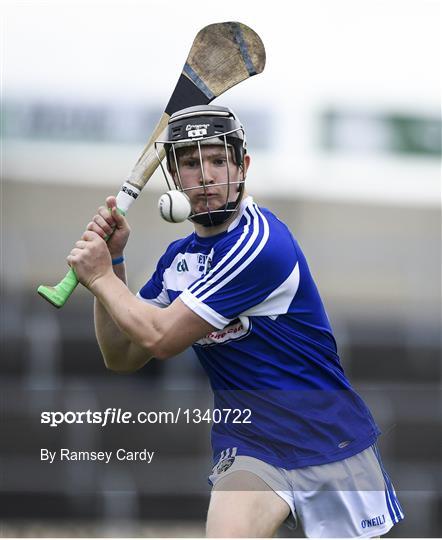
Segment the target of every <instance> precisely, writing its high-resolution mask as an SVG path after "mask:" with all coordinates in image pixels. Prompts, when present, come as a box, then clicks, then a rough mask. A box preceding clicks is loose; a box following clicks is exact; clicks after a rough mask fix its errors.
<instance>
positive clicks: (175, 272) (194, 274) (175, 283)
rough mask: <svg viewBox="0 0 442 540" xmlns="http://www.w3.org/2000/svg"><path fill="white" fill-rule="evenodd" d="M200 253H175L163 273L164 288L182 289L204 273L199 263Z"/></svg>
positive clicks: (201, 255)
mask: <svg viewBox="0 0 442 540" xmlns="http://www.w3.org/2000/svg"><path fill="white" fill-rule="evenodd" d="M201 257H205V259H207V256H206V255H203V254H201V253H177V255H176V256H175V258H174V260H173V261H172V263H171V264H170V266H169V268H166V270H165V271H164V274H163V283H164V284H165V288H166V289H169V290H172V291H184V289H187V287H189V285H191V284H192V283H193V282H194V281H196V280H197V279H200V278H201V276H202V275H203V274H204V272H205V269H201V267H202V266H203V265H202V263H201Z"/></svg>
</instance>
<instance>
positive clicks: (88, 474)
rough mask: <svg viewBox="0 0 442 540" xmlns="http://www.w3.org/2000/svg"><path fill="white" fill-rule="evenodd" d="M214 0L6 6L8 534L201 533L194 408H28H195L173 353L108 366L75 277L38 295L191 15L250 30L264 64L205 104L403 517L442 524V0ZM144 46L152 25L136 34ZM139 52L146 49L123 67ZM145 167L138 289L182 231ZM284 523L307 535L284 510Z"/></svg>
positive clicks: (117, 166) (175, 68)
mask: <svg viewBox="0 0 442 540" xmlns="http://www.w3.org/2000/svg"><path fill="white" fill-rule="evenodd" d="M236 4H237V3H236ZM236 4H235V3H234V2H231V1H230V0H228V1H224V2H223V3H222V5H220V6H216V7H215V6H211V7H207V6H206V4H204V3H203V2H202V1H200V0H198V1H196V2H194V3H192V8H191V12H190V8H188V7H184V6H183V5H181V4H178V2H176V3H174V2H172V5H173V8H174V9H173V10H171V11H170V13H169V14H168V15H166V13H165V8H164V5H162V4H160V3H159V2H153V1H145V2H124V3H123V2H120V3H118V2H114V3H112V4H110V5H108V4H105V3H102V2H98V1H95V2H89V3H88V4H86V3H84V4H83V3H78V2H77V3H71V2H57V3H56V2H44V3H43V2H41V3H40V2H10V3H6V5H5V6H4V7H5V10H4V15H5V16H4V23H3V34H4V37H3V42H2V46H3V54H2V58H3V69H2V75H3V94H2V186H1V189H2V193H1V199H2V238H1V240H2V245H1V274H2V310H1V319H2V323H1V326H2V328H1V330H2V336H1V337H2V362H1V364H0V373H1V390H2V392H1V393H2V432H3V433H2V436H1V450H2V456H1V462H0V464H1V467H2V472H1V491H0V503H1V504H0V508H1V519H2V522H1V534H2V536H5V537H9V536H18V537H25V536H44V537H50V536H55V537H62V536H71V537H72V536H88V537H92V536H146V537H161V536H169V537H175V536H176V537H182V536H192V537H193V536H201V535H202V534H203V526H204V518H205V512H206V507H207V502H208V495H209V488H208V486H207V483H206V472H207V471H208V470H209V469H210V449H209V439H208V428H207V426H201V425H199V426H185V425H183V426H148V427H143V428H142V427H140V426H138V427H137V428H136V429H134V428H128V429H111V430H108V431H107V430H105V429H102V430H100V429H98V428H96V427H95V426H65V427H63V428H61V427H60V428H57V429H53V430H50V429H49V428H45V429H42V427H41V426H40V424H39V414H40V412H41V410H87V409H88V408H90V409H92V410H101V409H105V408H106V407H108V406H109V407H118V406H121V407H123V408H125V409H127V410H133V411H137V410H169V409H171V408H173V407H175V406H179V405H181V406H183V405H184V404H188V405H189V406H198V407H201V408H204V407H209V406H210V403H211V396H210V390H209V388H208V385H207V382H206V380H205V377H204V374H203V373H202V372H201V370H200V368H199V366H198V364H197V362H196V360H195V359H194V357H193V354H192V353H191V352H190V351H189V352H186V353H185V354H183V355H180V357H177V358H175V359H172V360H169V361H167V362H156V361H153V362H151V363H150V364H149V365H148V366H146V368H145V369H143V370H142V371H141V372H139V373H137V374H135V375H129V376H118V375H115V374H112V373H109V372H107V371H106V370H105V368H104V367H103V364H102V360H101V357H100V354H99V350H98V347H97V345H96V343H95V339H94V334H93V317H92V297H91V296H90V295H89V293H87V292H86V291H85V290H78V291H77V292H76V294H75V295H74V296H73V297H72V298H71V300H70V302H69V304H68V305H66V306H65V308H64V309H63V310H61V311H56V310H55V309H54V308H52V307H51V306H49V305H48V304H46V303H45V302H44V301H42V300H41V299H40V298H39V297H38V296H37V295H36V292H35V289H36V287H37V286H38V285H39V284H40V283H48V284H52V283H55V282H57V281H58V280H59V279H60V278H61V276H62V275H64V272H65V263H64V260H65V256H66V254H67V253H68V251H69V250H70V247H71V246H72V244H73V243H74V242H75V240H76V239H78V237H79V235H80V233H81V231H82V230H83V227H84V226H85V224H86V223H87V222H88V221H89V220H90V217H91V216H92V215H93V213H94V212H95V209H96V207H97V206H98V205H99V204H102V202H103V201H104V198H105V196H106V195H108V194H113V193H116V190H117V188H118V186H119V185H120V183H121V182H122V180H124V178H125V176H126V173H127V172H128V171H129V169H130V167H131V165H132V164H133V162H134V160H135V159H136V158H137V156H138V154H139V152H140V150H141V149H142V147H143V146H144V142H145V140H146V138H147V136H148V134H149V133H150V131H151V129H152V128H153V126H154V125H155V123H156V121H157V119H158V117H159V115H160V113H161V110H162V108H163V106H164V103H165V101H166V100H167V97H168V95H169V94H170V91H171V88H172V86H173V84H174V81H175V79H176V77H177V74H178V73H179V71H180V69H181V66H182V63H183V61H184V56H183V55H185V51H187V49H188V47H189V46H190V43H191V39H192V37H193V35H194V34H195V33H196V31H197V30H198V29H199V28H200V27H202V26H204V25H205V24H208V23H210V22H215V21H221V20H229V19H233V20H240V21H242V22H245V23H246V24H249V25H250V26H251V27H252V28H254V29H255V30H256V31H258V33H259V34H260V35H261V36H262V38H263V41H264V43H265V45H266V48H267V52H268V57H267V61H268V66H267V69H266V71H265V72H264V74H263V75H261V76H260V77H259V78H255V79H252V80H251V81H248V82H247V83H245V84H244V85H242V86H240V87H238V88H235V89H233V90H232V91H230V93H229V94H228V95H226V96H225V97H224V98H223V99H222V100H220V101H219V103H220V104H226V105H229V106H232V107H233V108H234V109H235V110H236V112H237V113H238V114H239V116H240V117H241V119H242V120H243V123H244V125H245V128H246V130H247V134H248V138H249V148H250V152H251V154H252V158H253V163H252V168H251V170H250V174H249V178H248V186H249V187H248V189H249V191H250V192H251V193H252V194H253V195H254V196H255V198H256V200H257V201H258V202H259V203H260V204H261V205H263V206H266V207H269V208H270V209H272V210H273V211H275V212H276V213H277V214H278V215H279V217H280V218H281V219H283V220H284V221H285V222H286V223H288V225H289V226H290V227H291V229H292V231H293V232H294V234H295V235H296V236H297V238H298V240H299V241H300V243H301V245H302V246H303V249H304V251H305V253H306V255H307V258H308V260H309V263H310V267H311V269H312V272H313V274H314V276H315V277H316V280H317V283H318V285H319V289H320V291H321V293H322V296H323V299H324V301H325V304H326V308H327V310H328V313H329V316H330V319H331V322H332V325H333V327H334V329H335V333H336V336H337V341H338V344H339V349H340V353H341V357H342V362H343V365H344V368H345V370H346V372H347V374H348V375H349V377H350V380H351V381H352V383H353V384H354V386H355V387H356V389H357V390H358V391H359V392H360V393H361V394H362V396H363V397H364V398H365V399H366V400H367V402H368V403H369V405H370V407H371V409H372V411H373V413H374V416H375V418H376V419H377V421H378V423H379V425H380V427H381V428H382V430H383V432H384V434H383V436H382V437H381V439H380V446H381V449H382V452H383V456H384V461H385V463H386V465H387V468H388V470H389V471H390V474H391V476H392V478H393V480H394V483H395V485H396V487H397V489H398V491H399V492H400V499H401V501H402V503H403V506H404V510H405V513H406V519H405V521H404V522H403V523H402V524H400V525H399V526H398V527H396V528H395V529H394V530H393V531H392V532H391V533H390V534H389V536H391V537H395V536H401V537H438V536H440V533H441V522H440V519H441V518H440V516H441V514H442V511H441V485H442V482H441V468H440V412H441V408H440V405H441V401H440V397H441V394H440V383H441V378H440V375H441V363H440V352H441V341H440V331H441V294H440V293H441V264H440V263H441V257H440V255H441V253H440V251H441V238H440V236H441V214H440V147H441V130H440V128H441V121H440V81H439V68H440V37H438V32H439V29H438V19H439V17H438V15H439V2H436V1H401V2H396V1H394V0H392V1H390V2H366V1H359V2H348V1H344V0H342V1H341V0H335V1H333V2H320V1H316V0H315V1H310V2H307V1H301V0H299V1H297V2H296V3H293V4H292V8H291V10H289V8H288V7H287V3H285V2H282V1H279V2H278V1H277V2H276V3H275V2H274V3H273V4H272V5H273V6H274V9H273V10H272V12H271V13H268V12H267V9H266V6H265V5H264V4H263V5H262V6H260V5H259V4H256V3H252V2H250V1H249V0H247V1H245V2H242V3H241V5H240V6H238V5H236ZM152 44H153V45H152ZM140 66H143V67H142V69H141V70H140ZM162 190H164V183H163V180H162V178H161V177H160V176H159V175H156V176H155V177H154V178H153V179H152V181H151V183H150V184H149V186H148V188H146V190H145V192H143V195H142V197H141V198H140V200H139V202H138V203H137V204H136V205H135V206H134V207H133V210H131V213H130V216H129V220H130V223H131V226H132V231H133V232H132V236H131V240H130V243H129V246H128V249H127V260H128V268H129V283H130V285H131V288H132V290H134V291H136V290H137V289H138V288H139V287H140V286H141V285H142V284H143V283H144V282H145V281H146V280H147V278H148V277H149V276H150V274H151V273H152V271H153V269H154V265H155V263H156V261H157V259H158V257H159V256H160V255H161V254H162V252H163V250H164V248H165V246H166V245H167V244H168V243H169V242H170V241H172V240H174V239H175V238H177V237H178V236H180V235H181V236H182V235H185V234H188V233H189V232H190V231H191V226H190V224H187V223H186V224H182V225H177V226H172V225H169V224H166V223H165V222H163V221H162V220H161V219H160V217H159V214H158V212H157V209H156V204H157V199H158V196H159V195H160V193H161V191H162ZM122 441H124V445H125V446H126V447H128V448H134V449H137V448H144V447H146V448H148V449H149V448H150V449H155V450H157V452H158V456H159V458H158V461H157V462H156V463H155V465H151V466H145V467H142V466H140V465H130V464H115V463H114V464H110V465H107V466H104V465H102V464H93V463H91V464H75V463H71V464H69V466H68V465H66V464H63V465H55V464H54V465H51V466H49V465H47V464H41V463H40V461H39V455H40V454H39V452H40V448H51V449H56V448H60V447H71V448H78V449H108V448H110V447H113V446H116V447H119V445H121V444H122ZM279 534H280V536H302V531H301V530H297V531H295V532H291V531H289V530H288V529H281V531H280V533H279Z"/></svg>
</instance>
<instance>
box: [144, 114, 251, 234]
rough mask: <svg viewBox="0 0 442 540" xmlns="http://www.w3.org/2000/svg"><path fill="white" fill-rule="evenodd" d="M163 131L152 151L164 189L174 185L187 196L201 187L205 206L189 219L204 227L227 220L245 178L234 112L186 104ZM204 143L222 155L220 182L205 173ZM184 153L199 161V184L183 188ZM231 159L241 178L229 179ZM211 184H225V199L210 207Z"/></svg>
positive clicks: (242, 145) (243, 145)
mask: <svg viewBox="0 0 442 540" xmlns="http://www.w3.org/2000/svg"><path fill="white" fill-rule="evenodd" d="M166 133H167V138H166V140H163V141H160V140H158V141H156V142H155V151H156V154H157V157H158V159H159V161H160V165H161V169H162V171H163V174H164V177H165V179H166V183H167V185H168V188H169V189H173V187H174V188H175V189H177V190H179V191H181V192H183V193H186V194H189V195H190V194H191V192H192V191H194V190H199V191H201V189H202V190H203V201H205V204H204V205H203V206H205V209H204V210H201V211H198V212H192V214H191V215H190V216H189V219H190V220H192V221H194V222H196V223H199V224H201V225H204V226H206V227H211V226H214V225H219V224H221V223H224V222H225V221H227V220H228V219H229V218H230V217H231V216H232V215H233V214H234V213H235V212H236V210H237V208H238V206H239V203H240V201H241V198H242V195H243V192H244V180H245V178H244V155H245V153H246V140H245V134H244V129H243V127H242V125H241V124H240V122H239V121H238V119H237V118H236V116H235V114H234V113H233V112H232V111H231V110H230V109H228V108H226V107H215V106H213V105H204V106H197V107H189V108H187V109H183V110H181V111H178V112H177V113H175V114H173V115H172V116H171V118H170V120H169V124H168V127H167V131H166ZM161 145H162V146H163V147H164V149H165V152H166V160H167V172H166V170H165V168H164V167H163V164H162V161H161V159H160V152H159V147H160V146H161ZM204 146H219V147H220V151H222V152H223V154H224V155H225V162H226V167H225V170H226V176H225V178H223V179H221V181H219V179H217V181H216V183H215V184H214V183H213V182H211V181H209V180H208V179H207V177H206V174H205V170H204V160H203V151H202V147H204ZM186 153H190V154H192V155H196V159H197V160H198V161H199V173H198V176H199V183H198V185H194V186H192V187H185V186H184V185H183V181H182V170H181V169H180V156H181V155H182V154H184V155H185V154H186ZM232 162H233V163H234V164H235V165H236V166H237V167H238V168H239V169H240V174H241V171H242V173H243V174H242V178H238V179H232V178H231V172H230V171H231V167H230V165H231V163H232ZM168 173H169V174H168ZM169 178H170V179H169ZM212 185H216V186H217V187H219V186H226V190H225V191H226V196H225V201H224V203H223V204H221V205H220V206H219V207H218V208H210V205H209V198H208V187H209V186H212ZM172 186H173V187H172ZM232 193H237V196H236V198H235V200H233V201H231V200H230V198H231V194H232Z"/></svg>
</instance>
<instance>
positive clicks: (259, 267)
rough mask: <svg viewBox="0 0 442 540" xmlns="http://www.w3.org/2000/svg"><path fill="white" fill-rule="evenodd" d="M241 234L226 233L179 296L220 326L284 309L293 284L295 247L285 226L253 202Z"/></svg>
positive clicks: (296, 280)
mask: <svg viewBox="0 0 442 540" xmlns="http://www.w3.org/2000/svg"><path fill="white" fill-rule="evenodd" d="M247 212H248V215H247V218H248V223H247V225H246V226H245V227H244V228H243V230H242V231H241V234H237V235H229V237H227V239H226V241H223V242H222V243H221V245H219V246H218V245H216V246H215V248H214V252H213V259H212V268H211V270H210V271H209V272H208V273H207V274H206V275H205V276H203V277H202V278H201V279H199V280H198V281H196V282H195V283H193V284H192V285H191V286H190V287H188V288H187V289H185V290H184V291H183V293H182V294H181V295H180V299H181V300H182V301H183V302H184V303H185V304H186V305H187V306H188V307H189V308H190V309H191V310H192V311H194V312H195V313H197V314H198V315H199V316H200V317H202V318H203V319H205V320H206V321H207V322H209V323H210V324H212V325H213V326H214V327H215V328H218V329H222V328H224V327H225V326H226V325H227V324H228V323H229V322H230V321H232V320H234V319H236V318H238V317H240V316H252V315H254V316H269V317H277V316H278V315H280V314H282V313H286V312H287V310H288V307H289V305H290V303H291V302H292V300H293V298H294V296H295V294H296V291H297V288H298V284H299V265H298V260H297V253H296V247H295V244H294V241H293V237H292V236H291V233H290V231H288V229H287V228H286V227H285V225H284V224H282V223H281V222H279V221H277V222H276V221H270V222H269V220H268V219H267V218H266V216H265V215H264V214H263V213H262V212H261V211H260V209H259V208H258V207H256V206H255V207H254V208H252V209H250V210H247Z"/></svg>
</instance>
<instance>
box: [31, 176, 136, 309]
mask: <svg viewBox="0 0 442 540" xmlns="http://www.w3.org/2000/svg"><path fill="white" fill-rule="evenodd" d="M139 194H140V191H139V190H138V189H137V188H135V187H133V186H132V185H130V184H127V183H126V182H125V183H124V184H123V186H122V188H121V191H120V193H119V194H118V195H117V207H118V212H120V214H122V215H123V216H125V215H126V212H127V210H128V209H129V206H130V205H131V204H132V203H133V201H134V200H135V199H136V198H137V197H138V195H139ZM111 236H112V235H111V234H110V235H109V236H108V237H107V238H106V242H107V241H108V240H109V238H110V237H111ZM78 283H79V281H78V278H77V276H76V275H75V272H74V270H73V268H69V270H68V272H67V274H66V275H65V276H64V278H63V279H62V280H61V281H60V283H57V285H54V286H50V285H40V287H38V289H37V292H38V294H39V295H40V296H42V297H43V298H44V299H45V300H47V301H48V302H50V303H51V304H52V305H53V306H55V307H56V308H61V307H63V306H64V305H65V303H66V301H67V300H68V298H69V297H70V296H71V294H72V293H73V292H74V291H75V288H76V286H77V285H78Z"/></svg>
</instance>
